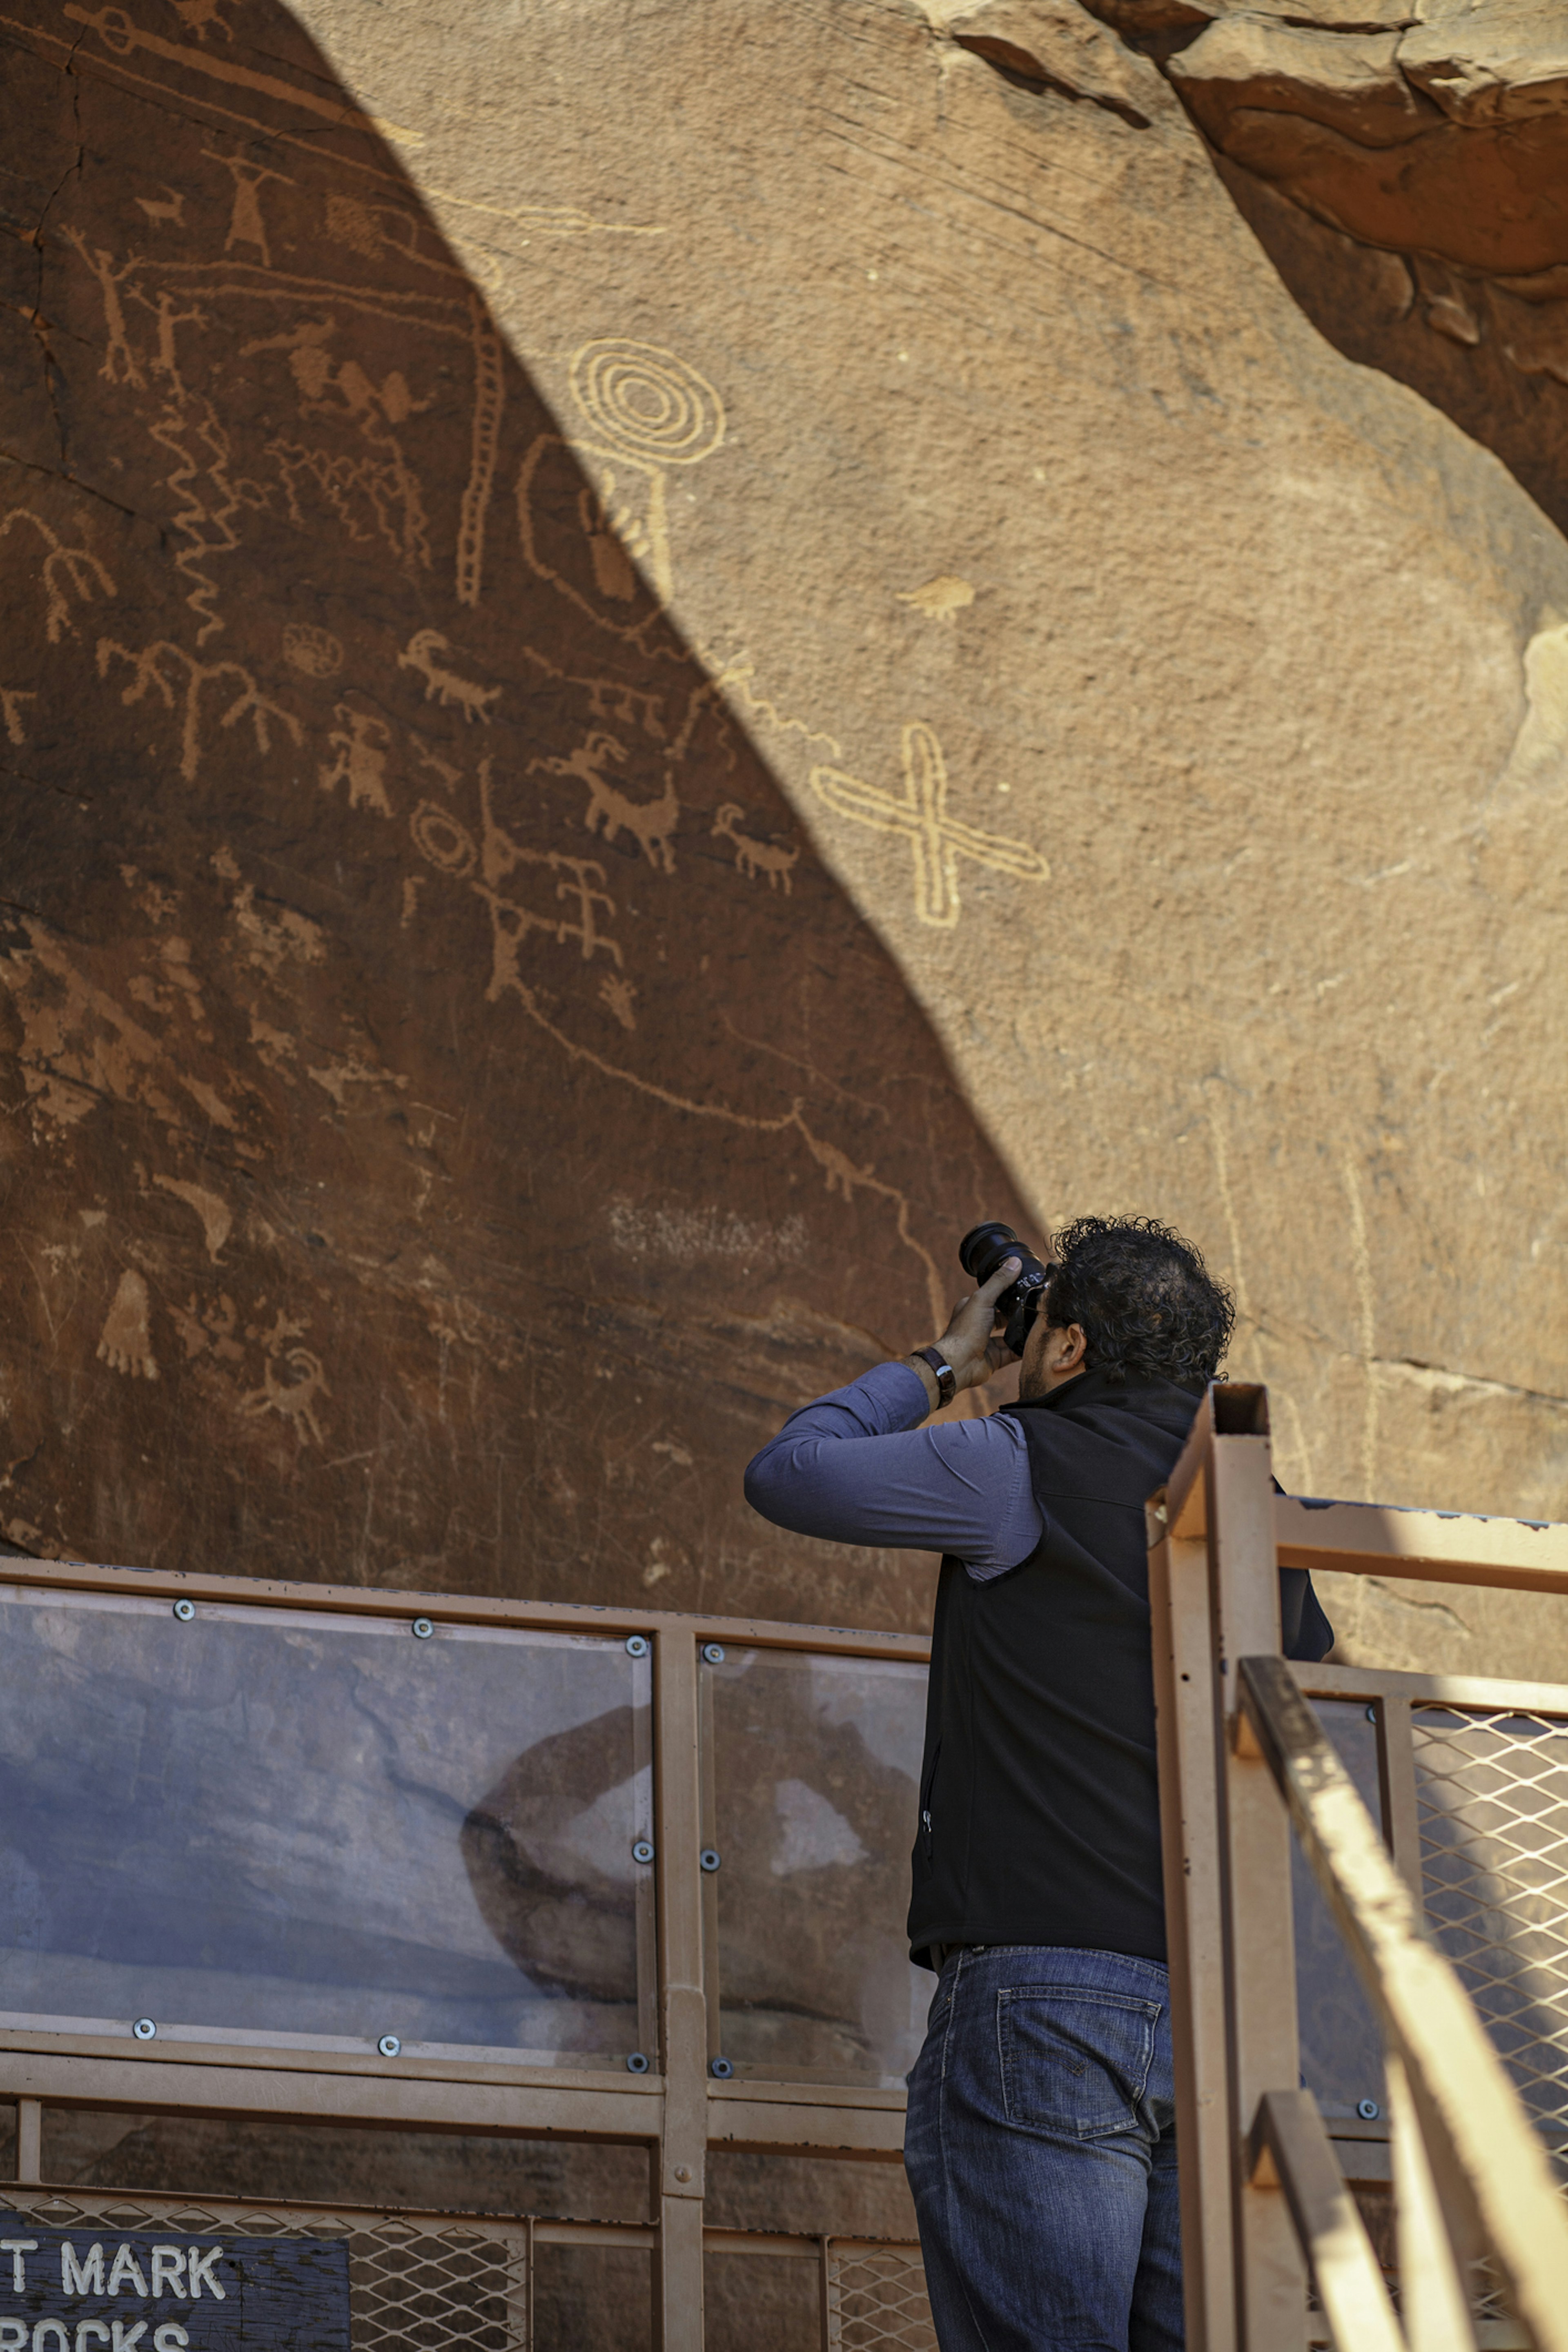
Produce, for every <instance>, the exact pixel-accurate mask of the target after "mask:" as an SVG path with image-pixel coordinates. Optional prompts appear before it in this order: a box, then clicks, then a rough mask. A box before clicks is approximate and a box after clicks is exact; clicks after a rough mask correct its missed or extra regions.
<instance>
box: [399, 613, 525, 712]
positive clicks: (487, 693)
mask: <svg viewBox="0 0 1568 2352" xmlns="http://www.w3.org/2000/svg"><path fill="white" fill-rule="evenodd" d="M450 651H451V646H449V645H448V643H447V639H446V638H445V637H444V636H443V635H441V633H440V631H439V630H438V629H420V630H418V631H416V634H415V635H413V636H411V637H410V638H409V640H408V643H407V644H406V645H405V646H404V648H403V651H402V652H401V653H400V654H399V655H398V656H397V667H398V668H399V669H412V670H417V671H418V673H419V675H420V677H422V678H423V679H424V681H425V699H426V702H428V701H429V700H430V699H431V698H432V696H434V697H435V698H436V700H437V702H438V703H439V705H440V707H441V709H443V710H446V709H449V708H451V707H452V706H453V705H454V704H455V705H456V707H457V708H458V709H459V710H460V711H461V712H462V714H463V721H464V724H465V725H467V724H468V721H469V720H470V719H483V720H484V723H485V725H486V726H487V727H488V726H489V723H490V704H491V703H492V702H499V701H500V694H501V690H500V687H499V686H476V685H475V684H474V682H473V680H472V679H471V678H467V677H458V674H457V672H456V671H455V670H450V669H447V667H446V665H445V664H444V663H442V662H440V661H438V660H437V655H438V654H446V653H450Z"/></svg>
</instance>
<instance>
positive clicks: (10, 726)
mask: <svg viewBox="0 0 1568 2352" xmlns="http://www.w3.org/2000/svg"><path fill="white" fill-rule="evenodd" d="M24 702H37V694H36V693H34V692H32V691H31V690H30V689H28V688H22V687H16V686H0V718H3V719H5V740H6V741H7V743H15V744H17V745H18V746H19V745H21V744H23V743H25V742H26V740H27V736H26V729H25V728H24V727H23V725H22V705H23V703H24Z"/></svg>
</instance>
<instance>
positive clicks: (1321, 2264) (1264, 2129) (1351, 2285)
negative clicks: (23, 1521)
mask: <svg viewBox="0 0 1568 2352" xmlns="http://www.w3.org/2000/svg"><path fill="white" fill-rule="evenodd" d="M1250 2155H1251V2159H1252V2170H1253V2173H1254V2175H1255V2176H1258V2177H1265V2178H1266V2177H1268V2172H1269V2171H1270V2169H1271V2171H1272V2176H1273V2179H1275V2180H1276V2181H1277V2182H1278V2184H1279V2188H1280V2189H1283V2191H1284V2193H1285V2201H1286V2203H1287V2205H1288V2206H1289V2209H1290V2218H1291V2221H1293V2222H1294V2224H1295V2228H1296V2234H1297V2236H1298V2237H1299V2238H1300V2242H1301V2245H1302V2248H1303V2250H1304V2252H1305V2253H1306V2256H1307V2261H1308V2265H1309V2267H1310V2271H1311V2273H1312V2284H1313V2285H1314V2287H1315V2288H1316V2289H1317V2294H1318V2301H1319V2302H1320V2304H1321V2305H1322V2308H1323V2316H1324V2318H1325V2319H1326V2320H1327V2321H1328V2324H1329V2332H1330V2336H1331V2340H1332V2342H1333V2344H1334V2346H1335V2347H1336V2352H1406V2346H1405V2337H1404V2336H1403V2335H1402V2334H1401V2332H1400V2327H1399V2322H1398V2320H1397V2319H1396V2318H1395V2316H1394V2305H1393V2303H1392V2301H1391V2300H1390V2298H1389V2293H1388V2288H1387V2285H1386V2284H1385V2282H1384V2275H1383V2272H1382V2269H1381V2268H1380V2266H1379V2264H1378V2260H1377V2256H1376V2254H1375V2253H1374V2252H1373V2246H1372V2241H1371V2239H1370V2238H1369V2237H1368V2236H1367V2233H1366V2224H1365V2223H1364V2221H1363V2220H1362V2218H1361V2214H1360V2211H1359V2210H1358V2209H1357V2206H1356V2201H1355V2199H1354V2198H1353V2197H1352V2195H1351V2192H1350V2190H1349V2189H1348V2188H1347V2187H1346V2186H1345V2179H1344V2175H1343V2173H1342V2171H1341V2170H1340V2166H1339V2159H1338V2158H1337V2157H1336V2155H1335V2153H1334V2149H1333V2145H1332V2143H1331V2140H1330V2138H1329V2135H1328V2133H1327V2132H1326V2131H1325V2130H1324V2128H1323V2119H1322V2117H1321V2115H1320V2114H1319V2113H1318V2104H1317V2101H1316V2100H1315V2099H1314V2098H1313V2096H1312V2095H1311V2093H1310V2091H1268V2092H1266V2093H1265V2095H1264V2096H1263V2098H1262V2100H1261V2101H1260V2103H1259V2105H1258V2116H1257V2120H1256V2121H1255V2123H1254V2124H1253V2126H1252V2134H1251V2145H1250Z"/></svg>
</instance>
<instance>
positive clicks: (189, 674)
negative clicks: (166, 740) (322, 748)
mask: <svg viewBox="0 0 1568 2352" xmlns="http://www.w3.org/2000/svg"><path fill="white" fill-rule="evenodd" d="M116 660H119V661H123V662H129V663H130V665H131V667H132V669H133V670H134V672H135V673H136V674H135V676H134V677H132V681H131V683H130V685H129V686H128V687H126V688H125V689H124V691H123V692H122V693H121V698H120V699H121V702H123V703H126V704H130V703H134V702H140V701H141V700H142V698H143V697H144V696H145V694H146V692H147V688H149V687H150V686H152V687H156V688H157V690H158V692H159V694H160V696H161V697H162V698H163V707H164V709H166V710H173V709H174V708H175V702H176V696H177V693H178V691H179V689H178V688H177V687H176V683H175V680H174V678H173V677H169V676H167V675H165V666H167V665H175V664H183V665H184V697H183V700H184V709H183V712H182V717H181V726H180V773H181V775H182V776H183V777H184V780H185V782H186V783H188V784H194V783H195V781H196V777H197V775H198V774H199V772H200V770H201V761H202V726H201V698H202V691H203V688H205V687H207V686H209V685H211V684H212V683H214V681H215V680H216V679H219V678H237V680H238V681H239V686H238V691H237V693H236V695H235V698H234V699H233V701H232V702H231V703H230V704H229V706H228V708H227V709H226V710H225V711H223V712H222V713H221V714H220V716H219V719H218V725H219V726H220V727H233V726H236V725H237V723H238V721H239V720H240V719H246V718H248V719H249V720H250V723H251V726H252V728H253V730H255V735H256V747H257V749H258V751H264V752H265V751H270V750H271V748H272V739H271V736H270V735H269V733H268V720H269V719H277V720H278V721H279V724H280V725H282V726H284V727H286V728H287V729H288V730H289V734H290V735H291V736H292V738H293V740H294V741H295V742H296V743H298V742H299V741H300V722H299V720H298V719H296V718H295V716H294V714H293V712H292V711H291V710H285V709H283V707H282V705H281V704H280V703H277V702H273V701H272V700H271V699H270V698H268V696H267V695H265V694H263V693H262V691H261V688H259V687H258V685H257V683H256V680H255V679H254V678H253V677H252V676H251V674H250V672H249V671H248V670H247V669H245V668H243V667H241V666H240V664H239V663H238V662H212V663H205V662H199V661H197V659H196V657H195V655H194V654H188V653H186V651H185V649H184V646H176V645H172V644H171V643H170V642H169V640H168V639H167V638H166V637H160V638H157V639H155V640H154V641H153V644H152V645H150V646H144V647H143V648H142V652H141V653H139V654H137V653H132V650H131V648H130V646H122V645H121V644H120V643H119V642H118V640H117V639H115V638H113V637H100V639H99V641H98V674H99V676H100V677H108V676H109V671H110V664H111V663H112V662H114V661H116Z"/></svg>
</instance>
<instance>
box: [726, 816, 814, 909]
mask: <svg viewBox="0 0 1568 2352" xmlns="http://www.w3.org/2000/svg"><path fill="white" fill-rule="evenodd" d="M745 814H746V812H745V810H744V809H743V808H742V807H740V806H739V805H738V804H737V803H735V802H734V801H726V802H725V803H724V805H723V807H722V808H721V810H720V811H719V814H718V815H717V816H716V817H715V818H714V820H713V835H714V837H715V839H717V838H719V837H720V836H722V837H723V838H724V839H725V840H727V841H732V842H733V843H734V845H735V863H736V865H737V866H739V867H740V869H741V871H742V874H743V875H744V876H745V877H746V879H747V881H748V882H751V881H754V880H755V878H756V877H757V876H758V875H759V874H765V875H766V876H767V877H768V888H769V889H770V890H776V889H777V888H778V886H779V884H780V883H781V882H782V883H783V884H784V897H785V898H788V897H789V895H790V878H789V877H790V876H791V875H792V874H793V873H794V871H795V866H796V865H797V864H798V862H799V859H800V851H799V850H798V849H778V848H775V847H774V845H773V843H772V842H771V841H753V840H752V838H751V836H750V835H748V834H744V833H739V832H737V831H736V827H737V826H738V825H739V824H740V823H741V821H742V818H743V817H744V815H745Z"/></svg>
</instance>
